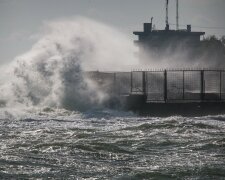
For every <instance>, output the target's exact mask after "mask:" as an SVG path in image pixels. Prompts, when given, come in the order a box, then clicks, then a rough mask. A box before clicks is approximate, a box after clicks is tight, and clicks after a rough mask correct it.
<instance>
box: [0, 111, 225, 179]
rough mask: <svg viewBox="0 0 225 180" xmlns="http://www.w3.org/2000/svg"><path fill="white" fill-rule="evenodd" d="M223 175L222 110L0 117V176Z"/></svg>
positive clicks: (224, 125)
mask: <svg viewBox="0 0 225 180" xmlns="http://www.w3.org/2000/svg"><path fill="white" fill-rule="evenodd" d="M19 178H20V179H37V178H40V179H47V178H49V179H132V180H133V179H225V116H207V117H196V118H187V117H186V118H184V117H168V118H151V117H137V116H135V115H132V114H130V113H117V112H104V113H93V112H92V113H86V114H80V113H74V112H66V111H65V112H61V113H59V112H54V111H51V112H39V113H33V114H32V113H30V114H29V115H26V116H23V117H19V118H16V117H14V116H8V118H6V117H1V120H0V179H19Z"/></svg>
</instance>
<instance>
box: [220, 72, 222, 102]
mask: <svg viewBox="0 0 225 180" xmlns="http://www.w3.org/2000/svg"><path fill="white" fill-rule="evenodd" d="M220 100H222V71H221V70H220Z"/></svg>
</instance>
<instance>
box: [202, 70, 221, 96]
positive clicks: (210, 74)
mask: <svg viewBox="0 0 225 180" xmlns="http://www.w3.org/2000/svg"><path fill="white" fill-rule="evenodd" d="M204 93H205V94H204V100H219V99H220V71H204Z"/></svg>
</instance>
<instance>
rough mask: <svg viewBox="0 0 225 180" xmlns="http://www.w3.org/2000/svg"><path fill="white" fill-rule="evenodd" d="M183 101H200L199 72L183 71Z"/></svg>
mask: <svg viewBox="0 0 225 180" xmlns="http://www.w3.org/2000/svg"><path fill="white" fill-rule="evenodd" d="M184 100H201V71H191V70H190V71H184Z"/></svg>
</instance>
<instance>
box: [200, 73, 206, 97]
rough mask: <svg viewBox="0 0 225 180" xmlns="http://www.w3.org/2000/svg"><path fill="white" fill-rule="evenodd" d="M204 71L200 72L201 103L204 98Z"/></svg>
mask: <svg viewBox="0 0 225 180" xmlns="http://www.w3.org/2000/svg"><path fill="white" fill-rule="evenodd" d="M204 86H205V83H204V70H201V101H203V100H204V98H205V87H204Z"/></svg>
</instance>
